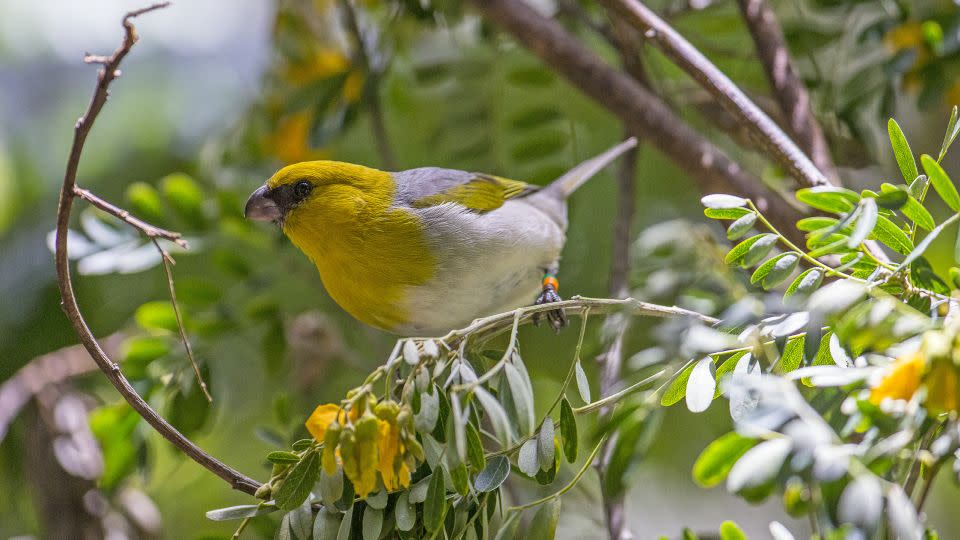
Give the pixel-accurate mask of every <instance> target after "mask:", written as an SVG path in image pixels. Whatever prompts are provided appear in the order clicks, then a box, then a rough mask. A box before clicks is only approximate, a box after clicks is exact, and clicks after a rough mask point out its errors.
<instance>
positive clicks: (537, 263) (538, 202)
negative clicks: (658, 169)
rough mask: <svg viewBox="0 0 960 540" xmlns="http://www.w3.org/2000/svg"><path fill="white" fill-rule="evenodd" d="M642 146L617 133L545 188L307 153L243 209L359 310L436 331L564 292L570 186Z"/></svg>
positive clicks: (384, 322) (378, 322)
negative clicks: (615, 139)
mask: <svg viewBox="0 0 960 540" xmlns="http://www.w3.org/2000/svg"><path fill="white" fill-rule="evenodd" d="M635 145H636V141H635V140H634V139H629V140H627V141H625V142H623V143H620V144H619V145H617V146H615V147H613V148H611V149H610V150H607V151H606V152H604V153H603V154H601V155H599V156H596V157H594V158H592V159H589V160H587V161H585V162H583V163H581V164H580V165H578V166H577V167H575V168H574V169H572V170H570V171H569V172H568V173H566V174H565V175H563V176H562V177H560V178H558V179H557V180H555V181H554V182H552V183H551V184H549V185H547V186H545V187H543V188H539V187H537V186H532V185H530V184H526V183H524V182H518V181H516V180H508V179H505V178H500V177H497V176H492V175H488V174H478V173H469V172H465V171H458V170H452V169H440V168H436V167H425V168H419V169H410V170H406V171H401V172H393V173H391V172H385V171H379V170H376V169H371V168H369V167H364V166H361V165H354V164H351V163H342V162H337V161H307V162H303V163H296V164H293V165H289V166H287V167H284V168H283V169H280V170H279V171H277V173H276V174H274V175H273V177H272V178H270V180H268V181H267V183H266V184H265V185H263V186H262V187H260V188H259V189H257V190H256V191H254V192H253V194H252V195H250V199H249V200H248V201H247V205H246V209H245V211H244V213H245V215H246V217H247V218H249V219H255V220H259V221H272V222H274V223H277V224H279V225H280V227H281V228H282V229H283V232H284V234H286V235H287V237H288V238H290V240H291V241H292V242H293V243H294V244H295V245H296V246H297V247H298V248H300V250H301V251H303V252H304V253H305V254H306V255H307V256H308V257H309V258H310V260H311V261H313V263H314V264H315V265H316V266H317V269H318V270H319V271H320V278H321V279H322V280H323V284H324V287H326V289H327V292H329V293H330V296H331V297H333V299H334V300H336V302H337V303H338V304H340V306H341V307H343V309H345V310H346V311H347V312H348V313H350V314H351V315H353V316H354V317H356V318H357V319H359V320H361V321H363V322H365V323H367V324H369V325H371V326H375V327H377V328H381V329H383V330H387V331H389V332H394V333H397V334H402V335H439V334H442V333H445V332H447V331H449V330H451V329H453V328H459V327H462V326H466V325H467V324H469V323H470V322H471V321H472V320H474V319H476V318H478V317H482V316H485V315H491V314H494V313H499V312H502V311H507V310H510V309H514V308H517V307H521V306H524V305H528V304H529V303H530V301H531V300H533V299H534V298H536V302H537V303H544V302H555V301H558V300H560V297H559V295H558V294H557V289H558V288H559V285H558V282H557V279H556V274H557V269H558V265H557V263H558V260H559V258H560V251H561V249H563V244H564V241H565V239H566V237H565V232H566V228H567V204H566V200H567V197H568V196H569V195H570V194H571V193H573V191H574V190H576V189H577V188H578V187H580V186H581V185H582V184H583V183H584V182H586V181H587V180H588V179H589V178H590V177H592V176H593V175H594V174H596V173H597V172H599V171H600V170H601V169H602V168H603V167H605V166H606V165H607V164H609V163H610V162H611V161H612V160H614V159H615V158H616V157H617V156H619V155H620V154H622V153H623V152H625V151H627V150H628V149H630V148H632V147H633V146H635ZM538 291H539V297H537V296H536V295H537V292H538ZM547 316H548V319H549V320H550V322H551V324H552V325H553V326H554V328H559V327H560V326H562V324H563V323H564V322H565V320H564V318H563V312H562V311H559V310H555V311H552V312H549V313H548V315H547Z"/></svg>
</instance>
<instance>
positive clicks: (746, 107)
mask: <svg viewBox="0 0 960 540" xmlns="http://www.w3.org/2000/svg"><path fill="white" fill-rule="evenodd" d="M602 2H603V4H605V5H606V6H607V7H609V8H610V9H612V10H614V11H616V12H617V13H618V14H620V15H621V16H622V17H624V19H625V20H626V21H627V22H628V23H630V24H631V25H633V26H634V27H635V28H637V29H638V30H639V31H640V32H641V33H642V34H643V36H644V37H645V38H646V39H647V40H649V41H650V42H652V43H654V44H655V45H656V46H657V47H658V48H659V49H660V50H661V51H663V53H664V54H666V55H667V56H668V57H670V58H671V59H672V60H673V61H674V62H675V63H676V64H677V65H678V66H679V67H680V68H681V69H683V70H684V71H686V72H687V73H688V74H689V75H690V76H692V77H693V78H694V79H695V80H696V81H697V82H699V83H700V84H701V85H702V86H703V87H704V88H705V89H706V90H708V91H709V92H710V93H711V94H712V95H713V96H714V98H716V99H717V101H719V102H720V103H721V104H722V105H723V106H724V107H725V108H726V109H727V110H728V111H729V112H730V113H731V114H733V115H734V116H735V117H736V118H738V119H739V120H740V122H741V123H743V125H745V126H747V127H748V128H749V129H750V130H751V133H752V134H753V136H754V138H755V139H756V142H757V144H759V145H760V147H761V148H762V149H763V150H764V151H766V152H767V153H769V154H770V155H771V157H773V158H774V159H775V160H776V161H777V162H778V163H780V165H781V166H783V167H784V168H785V169H786V171H787V172H788V173H789V174H790V175H791V176H793V177H794V178H795V179H796V181H797V182H798V183H799V184H801V185H803V186H817V185H827V184H828V183H829V182H828V181H827V178H826V177H825V176H824V174H823V173H822V172H821V171H820V170H819V169H817V167H816V165H814V164H813V162H812V161H810V159H809V158H808V157H807V156H806V154H804V153H803V151H802V150H800V148H798V147H797V145H796V144H794V142H793V141H792V140H790V137H788V136H787V135H786V133H784V132H783V130H781V129H780V127H779V126H777V124H776V122H774V121H773V120H771V119H770V117H768V116H767V115H766V114H765V113H764V112H763V111H762V110H760V108H759V107H757V106H756V104H754V103H753V102H752V101H751V100H750V98H748V97H747V96H746V94H744V93H743V91H741V90H740V89H739V88H738V87H737V85H735V84H734V83H733V81H731V80H730V79H729V78H728V77H727V76H726V75H724V74H723V72H722V71H720V70H719V69H718V68H717V67H716V66H715V65H713V63H711V62H710V60H708V59H707V57H705V56H704V55H703V54H702V53H701V52H700V51H698V50H697V49H696V47H694V46H693V45H691V44H690V42H688V41H687V40H686V39H684V38H683V36H681V35H680V34H679V33H677V32H676V31H675V30H674V29H673V28H672V27H670V25H669V24H667V23H666V22H665V21H664V20H663V19H661V18H660V17H659V16H657V14H656V13H654V12H653V11H651V10H650V9H648V8H647V7H646V6H644V5H643V4H642V3H640V2H639V1H638V0H602Z"/></svg>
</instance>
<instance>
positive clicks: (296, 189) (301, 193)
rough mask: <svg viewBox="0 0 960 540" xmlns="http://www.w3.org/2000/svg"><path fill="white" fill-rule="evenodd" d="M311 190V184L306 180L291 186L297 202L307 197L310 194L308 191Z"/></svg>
mask: <svg viewBox="0 0 960 540" xmlns="http://www.w3.org/2000/svg"><path fill="white" fill-rule="evenodd" d="M312 189H313V184H311V183H310V182H309V181H307V180H300V181H299V182H297V183H296V184H294V186H293V194H294V195H295V196H296V198H297V200H300V199H305V198H306V197H307V195H309V194H310V191H311V190H312Z"/></svg>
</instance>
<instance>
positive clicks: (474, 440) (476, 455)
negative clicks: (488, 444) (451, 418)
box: [467, 422, 487, 471]
mask: <svg viewBox="0 0 960 540" xmlns="http://www.w3.org/2000/svg"><path fill="white" fill-rule="evenodd" d="M467 458H468V459H469V460H470V466H471V467H473V470H475V471H482V470H483V469H484V467H486V466H487V458H486V455H485V454H484V452H483V442H482V441H481V439H480V432H479V431H477V428H476V426H474V425H473V423H472V422H467Z"/></svg>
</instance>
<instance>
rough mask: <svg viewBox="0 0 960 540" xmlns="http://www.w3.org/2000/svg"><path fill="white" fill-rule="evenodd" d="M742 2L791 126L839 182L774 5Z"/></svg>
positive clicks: (813, 157) (801, 143) (754, 0)
mask: <svg viewBox="0 0 960 540" xmlns="http://www.w3.org/2000/svg"><path fill="white" fill-rule="evenodd" d="M738 2H739V4H740V11H741V12H743V19H744V21H746V23H747V28H749V29H750V34H751V35H752V36H753V42H754V43H755V44H756V46H757V55H758V56H759V57H760V62H761V63H762V64H763V69H764V71H766V73H767V78H768V79H769V80H770V86H771V87H772V88H773V95H774V97H775V98H776V99H777V102H778V103H779V104H780V110H781V111H783V116H784V117H785V118H786V124H787V129H788V130H789V131H790V133H791V134H792V135H793V137H794V139H795V140H796V141H797V144H798V145H799V146H800V148H802V149H803V151H804V152H806V153H807V154H808V155H809V156H810V159H811V160H813V162H814V163H815V164H816V165H817V167H819V168H820V170H821V171H823V172H824V173H825V174H826V175H827V178H828V180H830V181H831V183H833V184H836V183H837V173H836V168H835V166H834V164H833V158H832V157H831V156H830V148H829V147H828V146H827V140H826V139H825V138H824V136H823V130H821V129H820V124H819V123H818V122H817V119H816V117H815V116H814V115H813V110H811V108H810V94H808V93H807V88H806V86H804V84H803V81H802V80H801V79H800V75H799V74H798V73H797V70H796V68H795V67H794V65H793V62H792V61H791V59H790V50H789V49H788V48H787V43H786V39H785V38H784V36H783V30H782V29H781V28H780V24H779V23H778V22H777V18H776V15H775V14H774V12H773V9H772V8H771V7H770V4H768V3H767V2H766V0H738Z"/></svg>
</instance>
